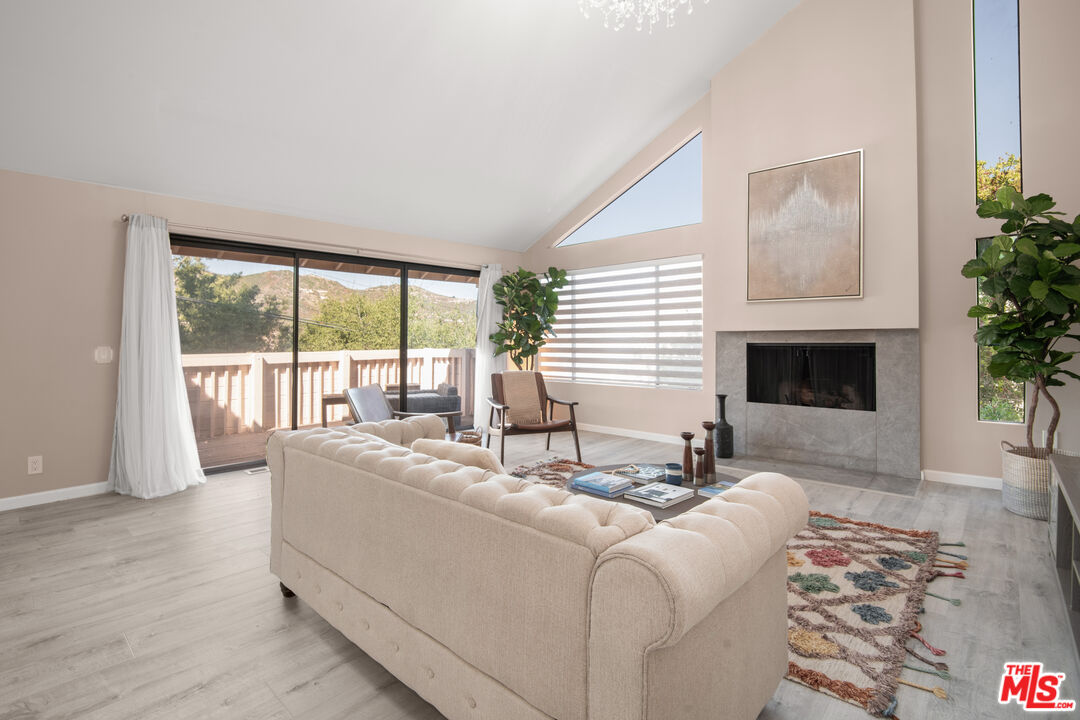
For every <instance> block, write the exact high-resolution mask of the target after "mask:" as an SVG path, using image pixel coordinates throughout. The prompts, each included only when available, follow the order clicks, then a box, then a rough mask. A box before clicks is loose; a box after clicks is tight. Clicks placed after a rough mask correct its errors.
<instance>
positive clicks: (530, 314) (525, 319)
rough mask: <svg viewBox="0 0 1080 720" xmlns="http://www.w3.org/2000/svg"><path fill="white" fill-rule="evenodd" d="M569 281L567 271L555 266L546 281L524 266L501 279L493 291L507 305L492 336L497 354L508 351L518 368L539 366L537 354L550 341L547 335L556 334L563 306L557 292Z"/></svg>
mask: <svg viewBox="0 0 1080 720" xmlns="http://www.w3.org/2000/svg"><path fill="white" fill-rule="evenodd" d="M566 283H567V280H566V271H565V270H559V269H558V268H554V267H549V268H548V271H547V272H546V273H544V278H543V280H541V279H540V278H539V277H538V276H537V274H536V273H534V272H531V271H529V270H526V269H525V268H520V267H519V268H518V269H517V270H516V271H514V272H512V273H507V274H506V275H503V276H502V277H501V278H499V281H498V282H496V283H495V284H494V285H493V286H492V291H493V292H494V294H495V302H496V303H498V304H499V305H501V306H502V308H503V319H502V322H500V323H499V324H498V326H497V327H498V328H499V329H498V331H497V332H495V333H493V334H492V335H491V336H490V339H491V342H493V343H495V355H496V356H498V355H502V354H503V353H508V354H509V355H510V360H511V361H513V363H514V365H515V366H516V367H517V369H518V370H532V369H534V368H535V367H536V355H537V353H539V352H540V348H542V347H543V346H544V345H545V344H547V336H548V335H549V334H551V335H554V334H555V333H554V332H552V329H551V328H552V326H553V325H554V324H555V313H556V312H557V311H558V309H559V295H558V293H557V292H556V291H557V290H559V289H560V288H562V287H565V286H566Z"/></svg>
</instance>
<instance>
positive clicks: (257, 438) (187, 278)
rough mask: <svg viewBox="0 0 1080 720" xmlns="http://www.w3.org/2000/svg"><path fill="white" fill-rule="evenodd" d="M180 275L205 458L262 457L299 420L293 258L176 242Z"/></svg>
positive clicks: (187, 362) (190, 386) (184, 334)
mask: <svg viewBox="0 0 1080 720" xmlns="http://www.w3.org/2000/svg"><path fill="white" fill-rule="evenodd" d="M173 275H174V278H175V285H176V315H177V321H178V323H179V327H180V352H181V363H182V365H183V368H184V379H185V381H186V384H187V390H188V402H189V403H190V407H191V421H192V423H193V425H194V426H195V440H196V443H197V444H198V448H199V460H200V462H201V463H202V466H203V467H216V466H222V465H233V464H236V463H244V462H250V461H252V460H255V459H257V458H259V457H260V456H262V455H263V453H264V452H265V449H266V439H267V437H268V436H269V434H270V433H271V432H273V431H274V430H276V429H278V428H289V427H292V405H293V402H292V397H293V396H292V374H293V314H294V313H293V258H292V257H290V256H288V255H272V254H265V253H264V254H263V255H258V256H253V255H250V254H248V253H237V252H229V251H227V250H224V249H217V250H215V249H212V248H207V247H174V248H173Z"/></svg>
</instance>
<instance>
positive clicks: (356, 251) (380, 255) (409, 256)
mask: <svg viewBox="0 0 1080 720" xmlns="http://www.w3.org/2000/svg"><path fill="white" fill-rule="evenodd" d="M130 219H131V216H130V215H128V214H127V213H124V214H123V215H121V216H120V222H125V223H126V222H127V221H128V220H130ZM169 227H170V228H176V229H177V230H194V231H202V232H208V233H214V234H217V235H232V236H234V237H238V238H249V239H257V240H274V241H278V242H286V243H294V244H297V245H301V246H305V247H311V248H333V252H336V253H339V254H346V255H363V256H366V257H371V258H377V259H380V260H405V261H409V260H412V261H415V262H419V263H422V264H424V265H436V264H438V265H449V266H452V267H457V268H461V269H462V270H480V269H481V268H482V267H483V265H480V264H477V263H464V262H461V261H460V260H446V259H445V258H436V257H429V256H426V255H416V254H414V253H394V252H386V251H385V250H376V249H374V248H364V247H356V246H354V245H341V244H339V243H330V242H319V241H316V240H304V239H302V238H294V237H288V236H285V235H267V234H264V233H253V232H246V231H243V230H227V229H225V228H215V227H207V226H205V225H184V224H183V223H174V222H172V221H169ZM342 251H344V252H342Z"/></svg>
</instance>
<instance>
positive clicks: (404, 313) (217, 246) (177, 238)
mask: <svg viewBox="0 0 1080 720" xmlns="http://www.w3.org/2000/svg"><path fill="white" fill-rule="evenodd" d="M169 242H170V245H171V246H173V247H179V248H186V247H190V248H199V249H202V250H222V251H226V252H233V253H241V254H246V255H251V256H252V261H257V258H258V257H259V256H267V255H272V256H274V257H279V258H281V257H284V258H292V273H293V287H292V365H291V367H292V372H291V377H290V385H291V387H290V390H289V394H290V398H289V403H290V406H291V407H290V418H291V427H290V429H291V430H296V428H297V421H298V418H299V410H300V398H299V390H300V387H299V385H300V376H299V366H300V271H301V269H303V266H302V265H301V261H302V260H305V259H309V260H323V261H330V262H340V263H345V264H349V265H355V264H359V263H362V264H364V265H373V266H377V267H385V268H393V269H396V270H397V271H398V272H399V273H400V276H399V277H400V280H401V282H400V294H401V298H400V300H401V318H400V322H399V335H398V367H399V368H400V370H399V374H400V375H402V377H404V374H405V372H406V369H407V367H408V355H409V273H410V272H411V271H412V272H433V273H453V274H454V275H462V276H467V277H480V271H479V270H473V269H471V268H459V267H452V266H449V265H432V264H428V263H414V262H406V261H401V260H387V259H385V258H374V257H367V256H363V255H347V254H344V253H331V252H322V251H317V250H305V249H303V248H294V247H283V246H280V245H263V244H260V243H248V242H239V241H235V240H218V239H214V238H204V237H198V236H196V235H188V234H186V233H169ZM398 407H400V408H401V409H402V410H403V411H405V412H408V410H409V407H408V383H407V382H405V380H404V379H401V378H399V382H398ZM265 464H266V461H265V460H252V461H249V462H240V463H231V464H229V465H215V466H213V467H210V468H203V470H204V471H205V472H208V473H218V472H229V471H231V470H242V469H245V468H252V467H259V466H262V465H265Z"/></svg>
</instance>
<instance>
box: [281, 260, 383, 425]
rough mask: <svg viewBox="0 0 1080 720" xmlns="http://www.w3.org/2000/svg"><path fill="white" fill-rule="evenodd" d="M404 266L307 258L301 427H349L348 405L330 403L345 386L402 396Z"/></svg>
mask: <svg viewBox="0 0 1080 720" xmlns="http://www.w3.org/2000/svg"><path fill="white" fill-rule="evenodd" d="M401 272H402V271H401V268H400V267H396V266H394V265H377V264H372V263H353V262H341V261H334V260H325V259H313V258H302V259H301V260H300V343H299V357H298V366H297V371H298V377H299V389H298V397H299V404H300V408H299V415H298V417H297V425H298V426H299V427H309V426H314V425H318V424H320V422H321V421H322V417H323V415H322V413H323V408H325V412H326V420H327V423H328V424H331V425H334V424H341V423H344V422H349V421H351V420H350V414H349V410H348V407H347V406H345V405H343V404H340V403H336V404H329V403H324V398H337V397H340V396H341V394H342V393H343V392H344V391H345V388H350V387H359V386H361V385H380V386H381V387H382V388H383V390H384V391H386V392H389V393H392V394H393V395H394V399H396V393H397V389H398V383H400V382H401V380H400V376H401V372H400V370H401V362H400V359H401V358H400V355H401V354H400V348H401Z"/></svg>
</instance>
